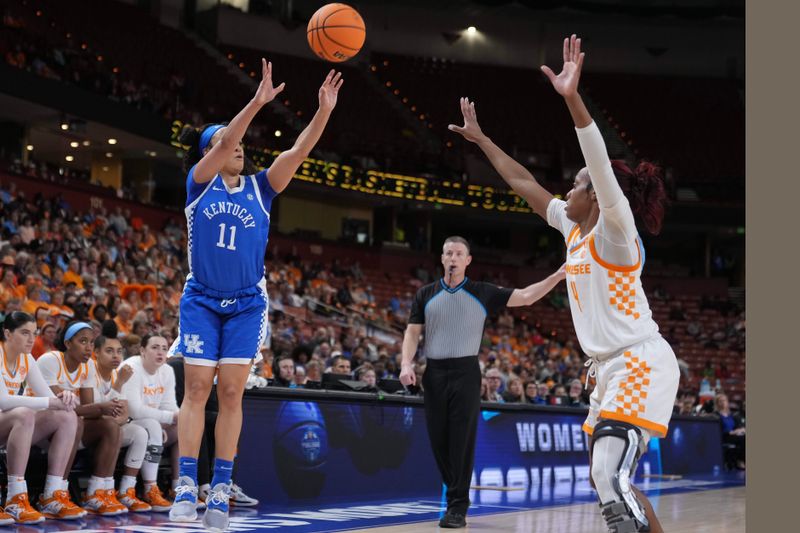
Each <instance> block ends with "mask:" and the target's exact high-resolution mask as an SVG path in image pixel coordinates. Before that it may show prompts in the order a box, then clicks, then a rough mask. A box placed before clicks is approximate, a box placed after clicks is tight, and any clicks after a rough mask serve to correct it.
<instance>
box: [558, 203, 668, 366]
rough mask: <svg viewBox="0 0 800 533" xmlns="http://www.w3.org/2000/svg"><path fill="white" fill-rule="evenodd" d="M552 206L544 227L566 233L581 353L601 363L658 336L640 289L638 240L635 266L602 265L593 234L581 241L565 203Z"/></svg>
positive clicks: (571, 296) (570, 288) (641, 261)
mask: <svg viewBox="0 0 800 533" xmlns="http://www.w3.org/2000/svg"><path fill="white" fill-rule="evenodd" d="M556 202H557V201H554V202H553V205H552V206H551V208H552V210H551V209H548V219H549V220H548V222H549V223H550V225H551V226H553V227H555V228H556V229H559V230H560V231H561V232H562V234H564V236H565V240H566V243H567V266H566V270H567V278H566V282H567V289H568V293H569V304H570V305H569V307H570V311H571V313H572V322H573V324H574V326H575V332H576V333H577V335H578V342H580V345H581V348H582V349H583V351H584V352H586V354H587V355H588V356H590V357H592V358H595V359H597V360H599V361H603V360H605V359H608V358H610V357H613V356H615V355H618V354H619V353H621V352H622V351H623V349H624V348H627V347H629V346H633V345H635V344H638V343H640V342H642V341H644V340H646V339H649V338H650V337H652V336H653V335H655V334H656V333H658V325H657V324H656V323H655V321H654V320H653V316H652V312H651V311H650V305H649V304H648V302H647V297H646V296H645V294H644V289H643V288H642V280H641V274H642V267H643V265H644V257H643V247H642V243H641V239H640V238H639V237H637V238H636V241H637V247H636V249H637V252H638V261H637V262H636V264H634V265H630V266H622V265H614V264H612V263H609V262H607V261H604V260H603V259H602V258H601V257H600V254H599V253H598V252H597V246H596V244H595V230H594V229H593V230H592V231H590V232H589V234H588V235H585V236H583V237H581V234H580V228H579V227H578V225H577V224H575V223H573V222H571V221H569V219H568V218H567V217H566V213H565V212H564V210H563V202H558V203H556ZM559 204H562V205H559ZM599 223H601V222H598V224H599ZM595 229H596V226H595Z"/></svg>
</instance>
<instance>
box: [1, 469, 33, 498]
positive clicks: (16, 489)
mask: <svg viewBox="0 0 800 533" xmlns="http://www.w3.org/2000/svg"><path fill="white" fill-rule="evenodd" d="M25 492H28V484H27V483H25V477H24V476H13V475H11V474H9V475H8V496H6V501H8V500H10V499H11V498H13V497H14V496H16V495H17V494H22V493H25Z"/></svg>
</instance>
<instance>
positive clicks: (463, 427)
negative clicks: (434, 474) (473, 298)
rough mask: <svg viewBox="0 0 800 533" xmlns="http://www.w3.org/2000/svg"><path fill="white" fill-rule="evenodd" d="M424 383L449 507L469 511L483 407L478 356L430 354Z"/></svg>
mask: <svg viewBox="0 0 800 533" xmlns="http://www.w3.org/2000/svg"><path fill="white" fill-rule="evenodd" d="M422 386H423V387H424V390H425V396H424V398H425V421H426V423H427V426H428V436H429V437H430V439H431V448H433V456H434V458H435V459H436V465H437V466H438V467H439V472H440V473H441V474H442V479H443V480H444V484H445V485H446V486H447V509H448V510H449V511H453V512H459V513H462V514H466V513H467V508H468V507H469V503H470V502H469V485H470V481H471V480H472V467H473V466H474V463H475V437H476V434H477V431H478V417H479V416H480V410H481V369H480V366H479V365H478V357H477V356H470V357H457V358H454V359H430V358H429V359H428V361H427V366H426V368H425V374H424V375H423V376H422Z"/></svg>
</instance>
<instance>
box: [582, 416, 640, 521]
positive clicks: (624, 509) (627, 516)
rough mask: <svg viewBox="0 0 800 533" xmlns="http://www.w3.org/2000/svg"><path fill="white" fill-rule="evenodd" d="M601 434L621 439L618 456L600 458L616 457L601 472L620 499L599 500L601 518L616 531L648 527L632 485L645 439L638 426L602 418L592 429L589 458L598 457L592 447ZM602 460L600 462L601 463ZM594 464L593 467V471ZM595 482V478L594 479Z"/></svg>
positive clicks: (593, 459)
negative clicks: (612, 466)
mask: <svg viewBox="0 0 800 533" xmlns="http://www.w3.org/2000/svg"><path fill="white" fill-rule="evenodd" d="M602 438H616V439H619V440H621V441H622V442H623V443H624V446H623V447H622V451H621V453H620V454H619V459H618V460H616V458H608V457H606V458H603V459H605V460H606V461H607V460H612V462H614V460H616V471H614V472H603V475H604V476H608V477H609V478H610V480H611V485H612V487H613V489H614V492H616V493H617V495H618V496H619V498H620V499H621V500H622V502H603V501H601V502H600V505H601V509H602V512H603V518H605V519H606V523H607V524H608V527H609V529H610V530H611V531H614V532H616V533H624V532H629V531H630V532H636V531H649V523H648V521H647V517H646V516H645V514H644V508H643V507H642V505H641V504H640V503H639V500H638V499H637V498H636V494H635V493H634V492H633V489H632V488H631V478H633V476H634V474H635V473H636V467H637V466H638V464H639V458H640V457H641V456H642V454H643V453H644V452H645V450H646V447H647V439H646V437H645V436H643V435H642V431H641V429H639V428H638V427H636V426H634V425H633V424H628V423H627V422H619V421H616V420H601V421H600V422H599V423H598V424H597V425H596V426H595V428H594V432H593V433H592V444H591V446H592V462H593V463H594V462H595V461H597V460H598V457H596V456H595V454H594V447H595V444H596V443H597V441H598V440H600V439H602ZM600 464H603V463H600ZM594 470H595V468H594V465H593V468H592V471H593V475H594ZM595 483H597V480H595Z"/></svg>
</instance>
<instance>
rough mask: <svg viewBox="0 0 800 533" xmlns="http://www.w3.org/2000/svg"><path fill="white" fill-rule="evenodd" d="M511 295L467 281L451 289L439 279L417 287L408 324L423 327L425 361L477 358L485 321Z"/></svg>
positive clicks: (494, 286) (506, 301)
mask: <svg viewBox="0 0 800 533" xmlns="http://www.w3.org/2000/svg"><path fill="white" fill-rule="evenodd" d="M512 292H514V289H507V288H504V287H498V286H497V285H493V284H491V283H484V282H482V281H472V280H471V279H469V278H464V281H462V282H461V283H460V284H459V285H458V286H457V287H455V288H452V289H451V288H450V287H448V286H447V285H446V284H445V282H444V280H443V279H439V281H436V282H434V283H431V284H429V285H425V286H424V287H421V288H420V289H419V290H418V291H417V294H416V296H414V302H413V303H412V304H411V315H410V316H409V319H408V323H409V324H424V325H425V348H424V352H425V353H424V355H425V357H427V358H428V359H453V358H456V357H468V356H473V355H478V352H479V351H480V347H481V339H482V338H483V329H484V326H485V324H486V317H487V316H488V315H490V314H494V313H496V312H497V311H499V310H500V309H502V308H503V307H505V306H506V305H507V304H508V299H509V298H510V297H511V293H512Z"/></svg>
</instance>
